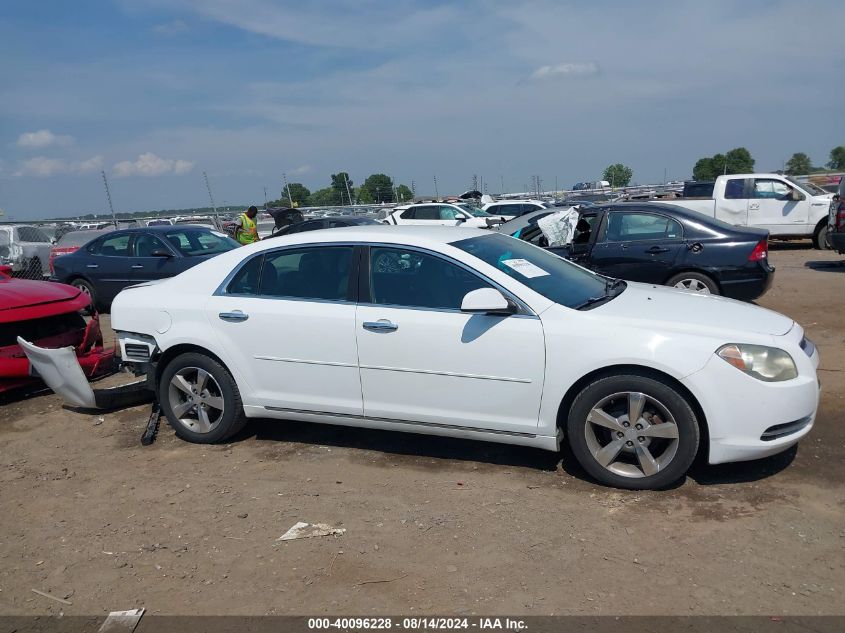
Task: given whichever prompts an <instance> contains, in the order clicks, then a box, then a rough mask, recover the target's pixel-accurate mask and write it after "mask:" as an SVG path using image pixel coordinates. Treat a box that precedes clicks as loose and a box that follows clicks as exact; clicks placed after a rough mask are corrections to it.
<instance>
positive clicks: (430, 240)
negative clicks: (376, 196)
mask: <svg viewBox="0 0 845 633" xmlns="http://www.w3.org/2000/svg"><path fill="white" fill-rule="evenodd" d="M484 235H494V233H492V232H491V231H488V230H487V229H474V228H469V227H463V226H419V225H401V224H400V225H388V224H381V223H376V224H358V225H353V226H345V227H342V228H336V229H323V230H320V231H310V232H304V233H293V234H290V235H288V234H285V235H280V236H279V237H277V238H274V239H272V240H267V241H261V242H256V243H254V244H250V245H249V246H244V247H242V249H239V250H243V249H245V248H249V249H253V250H254V251H262V250H268V249H272V248H278V247H279V246H282V245H284V244H288V243H289V244H292V245H293V244H315V243H321V242H326V243H330V242H359V241H360V242H384V243H388V244H400V245H406V246H430V247H431V246H436V245H438V244H449V243H451V242H457V241H458V240H462V239H466V238H470V237H481V236H484Z"/></svg>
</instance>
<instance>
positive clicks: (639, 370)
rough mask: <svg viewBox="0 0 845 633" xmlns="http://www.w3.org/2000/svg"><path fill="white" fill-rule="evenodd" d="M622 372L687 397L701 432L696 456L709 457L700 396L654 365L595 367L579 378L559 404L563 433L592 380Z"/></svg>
mask: <svg viewBox="0 0 845 633" xmlns="http://www.w3.org/2000/svg"><path fill="white" fill-rule="evenodd" d="M620 374H635V375H637V376H643V377H645V378H653V379H655V380H658V381H660V382H663V383H665V384H667V385H669V386H671V387H672V388H673V389H675V390H677V391H678V393H680V394H681V395H682V396H684V398H686V400H687V402H688V403H689V405H690V407H691V408H692V410H693V413H695V419H696V422H697V423H698V430H699V432H700V433H701V441H700V442H699V447H698V455H697V456H696V458H697V459H698V458H702V457H703V458H704V459H706V458H707V453H708V447H709V446H710V434H709V431H708V425H707V416H706V415H705V414H704V409H703V408H702V406H701V403H700V402H699V401H698V398H696V397H695V394H694V393H692V392H691V391H690V390H689V389H688V388H687V387H686V386H685V385H684V384H683V383H682V382H680V381H679V380H678V379H677V378H675V377H673V376H670V375H669V374H667V373H666V372H663V371H660V370H659V369H654V368H653V367H646V366H644V365H627V364H622V365H609V366H607V367H601V368H599V369H595V370H593V371H591V372H590V373H588V374H585V375H584V376H582V377H581V378H579V379H578V380H576V381H575V382H574V383H572V385H571V386H570V387H569V389H567V391H566V393H565V394H564V396H563V399H562V400H561V401H560V405H559V406H558V411H557V428H558V430H559V431H560V432H561V433H565V432H566V420H567V418H568V417H569V411H570V410H571V409H572V404H573V402H575V398H576V397H577V396H578V394H579V393H581V391H582V390H583V389H584V387H586V386H587V385H588V384H590V383H591V382H593V381H595V380H598V379H600V378H605V377H608V376H618V375H620Z"/></svg>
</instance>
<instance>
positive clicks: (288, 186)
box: [282, 173, 293, 208]
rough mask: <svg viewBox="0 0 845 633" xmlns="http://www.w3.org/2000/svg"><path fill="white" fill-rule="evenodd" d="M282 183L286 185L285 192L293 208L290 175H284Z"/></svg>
mask: <svg viewBox="0 0 845 633" xmlns="http://www.w3.org/2000/svg"><path fill="white" fill-rule="evenodd" d="M282 181H283V182H284V183H285V191H287V192H288V202H290V206H291V208H293V197H292V196H291V195H290V185H288V175H287V174H285V173H282Z"/></svg>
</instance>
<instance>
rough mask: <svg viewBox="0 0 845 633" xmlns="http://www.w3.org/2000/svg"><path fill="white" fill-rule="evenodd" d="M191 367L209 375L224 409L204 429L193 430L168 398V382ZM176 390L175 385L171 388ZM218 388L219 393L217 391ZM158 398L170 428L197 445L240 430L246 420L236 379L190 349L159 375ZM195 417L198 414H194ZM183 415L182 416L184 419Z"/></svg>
mask: <svg viewBox="0 0 845 633" xmlns="http://www.w3.org/2000/svg"><path fill="white" fill-rule="evenodd" d="M193 369H201V370H204V371H206V372H208V374H209V375H210V377H211V378H213V379H214V382H215V383H216V388H215V390H214V391H215V393H214V394H213V395H214V396H217V397H219V398H222V400H223V406H224V408H223V411H222V415H220V416H219V419H218V421H217V422H215V423H214V425H213V426H212V427H211V429H210V430H208V431H206V432H198V431H195V430H192V429H191V428H190V426H189V425H188V424H186V423H184V422H183V421H182V420H180V418H179V417H178V416H177V415H176V414H175V413H174V410H173V403H172V399H171V383H172V381H173V379H174V377H175V376H176V375H177V374H179V373H180V372H188V375H190V373H189V372H190V371H191V370H193ZM174 389H175V388H174ZM218 389H219V394H218V393H216V391H217V390H218ZM158 401H159V403H160V404H161V410H162V413H164V415H165V416H166V417H167V421H168V423H169V424H170V426H171V427H173V430H174V431H175V432H176V435H178V436H179V437H180V438H182V439H183V440H186V441H188V442H194V443H196V444H214V443H216V442H222V441H224V440H226V439H228V438H230V437H232V436H233V435H235V434H237V433H238V432H240V430H241V429H243V427H244V425H245V424H246V422H247V418H246V415H245V414H244V407H243V403H242V402H241V394H240V392H239V391H238V386H237V384H235V379H234V378H232V374H230V373H229V370H228V369H226V368H225V367H224V366H223V365H221V364H220V363H219V362H218V361H216V360H215V359H213V358H211V357H210V356H206V355H205V354H201V353H197V352H190V353H187V354H180V355H179V356H176V357H175V358H174V359H173V360H171V361H170V362H169V363H168V364H167V366H166V367H165V368H164V371H163V372H162V374H161V379H160V380H159V384H158ZM196 416H197V418H198V417H199V414H198V413H196ZM184 419H186V418H183V420H184Z"/></svg>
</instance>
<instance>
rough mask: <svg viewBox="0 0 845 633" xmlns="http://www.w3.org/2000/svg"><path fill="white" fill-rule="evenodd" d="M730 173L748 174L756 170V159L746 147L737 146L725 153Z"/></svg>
mask: <svg viewBox="0 0 845 633" xmlns="http://www.w3.org/2000/svg"><path fill="white" fill-rule="evenodd" d="M725 162H726V164H727V166H728V173H729V174H748V173H752V172H753V171H754V159H753V158H752V157H751V152H749V151H748V150H747V149H745V148H744V147H736V148H734V149H732V150H731V151H729V152H728V153H727V154H725Z"/></svg>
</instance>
